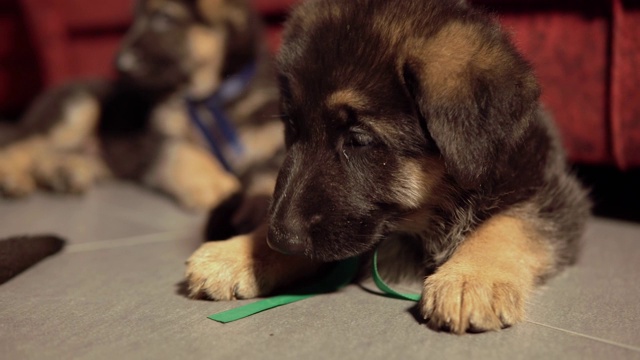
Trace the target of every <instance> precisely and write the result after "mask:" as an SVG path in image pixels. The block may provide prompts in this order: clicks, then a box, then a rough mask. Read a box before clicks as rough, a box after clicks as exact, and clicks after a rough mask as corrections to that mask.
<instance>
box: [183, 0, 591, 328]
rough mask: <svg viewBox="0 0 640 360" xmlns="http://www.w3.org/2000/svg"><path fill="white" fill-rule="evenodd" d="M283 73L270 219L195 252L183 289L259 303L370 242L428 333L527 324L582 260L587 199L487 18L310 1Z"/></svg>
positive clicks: (521, 71) (289, 36) (407, 4)
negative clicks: (411, 280)
mask: <svg viewBox="0 0 640 360" xmlns="http://www.w3.org/2000/svg"><path fill="white" fill-rule="evenodd" d="M278 65H279V72H280V73H279V77H280V81H281V88H282V112H283V120H284V123H285V127H286V135H285V136H286V145H287V154H286V158H285V161H284V165H283V166H282V168H281V170H280V173H279V177H278V181H277V185H276V190H275V195H274V199H273V203H272V206H271V209H270V219H269V225H268V227H267V226H265V227H263V228H260V229H259V230H258V231H256V232H254V233H253V234H250V235H247V236H240V237H236V238H234V239H232V240H230V241H228V242H225V243H213V244H205V245H203V247H202V248H201V249H199V250H198V251H197V252H196V253H195V254H194V255H193V256H192V257H191V259H190V260H189V262H188V269H187V277H188V280H189V284H190V289H191V292H192V295H193V296H203V295H204V296H208V297H211V298H214V299H232V298H239V297H250V296H258V295H262V294H265V293H267V292H269V291H272V290H273V289H274V288H277V287H279V286H282V285H286V284H288V283H291V282H292V281H294V280H296V279H299V278H301V277H303V276H306V275H309V274H312V273H314V272H315V271H317V270H318V269H320V268H321V265H320V263H322V262H328V261H334V260H340V259H345V258H349V257H352V256H356V255H366V256H368V255H369V254H371V251H372V250H373V249H374V248H376V247H377V246H378V245H381V246H380V247H379V250H380V252H381V255H380V256H381V262H382V264H381V265H382V266H383V267H386V269H387V276H391V277H396V278H397V277H400V276H403V275H406V274H409V275H416V276H420V277H426V278H425V280H424V284H423V290H422V300H421V302H420V304H419V309H420V312H421V314H422V315H423V316H424V318H425V319H427V321H428V324H429V326H431V327H433V328H444V329H449V330H450V331H452V332H454V333H458V334H461V333H465V332H467V331H484V330H496V329H500V328H503V327H505V326H509V325H512V324H515V323H517V322H520V321H523V319H524V318H525V305H526V303H527V300H528V299H529V296H530V294H531V292H532V291H533V290H534V288H535V286H536V285H537V284H539V283H541V282H542V281H544V280H545V279H547V278H548V277H549V276H552V275H554V274H555V273H557V272H558V271H559V270H561V269H562V268H563V267H565V266H566V265H568V264H571V263H573V262H574V261H575V260H576V252H577V249H578V246H579V245H578V243H579V239H580V237H581V234H582V232H583V228H584V225H585V221H586V219H587V218H588V216H589V207H590V204H589V201H588V200H587V197H586V193H585V191H584V190H583V189H582V187H581V186H580V185H579V184H578V182H577V181H576V179H575V178H574V177H573V176H572V175H571V174H570V173H569V170H568V168H567V165H566V164H565V158H564V155H563V152H562V149H561V145H560V143H559V141H558V138H557V136H556V134H555V130H554V128H553V126H552V124H551V122H550V121H549V119H548V118H547V117H545V114H544V113H543V111H542V110H541V106H540V103H539V100H538V97H539V92H540V90H539V87H538V83H537V81H536V79H535V77H534V75H533V71H532V69H531V67H530V66H529V64H528V63H527V62H526V61H525V60H524V59H523V58H522V57H521V56H520V55H519V54H518V52H517V51H516V49H515V48H514V46H513V45H512V44H511V42H510V41H509V39H508V37H507V36H506V35H505V33H504V32H503V31H501V29H500V27H499V26H498V25H497V24H496V23H495V22H494V21H493V20H491V19H490V18H489V17H488V16H487V15H485V14H484V13H482V12H480V11H477V10H474V9H472V8H470V7H468V6H467V5H466V4H465V3H464V2H461V1H454V0H405V1H386V0H351V1H342V0H315V1H308V2H306V3H304V4H303V5H302V6H300V7H299V8H297V10H296V11H295V12H294V13H293V15H292V17H291V19H290V21H289V22H288V25H287V30H286V35H285V42H284V47H283V49H282V51H281V53H280V55H279V64H278ZM267 244H268V245H267ZM274 250H275V251H274ZM234 251H235V253H233V252H234ZM285 254H288V255H285ZM305 259H308V260H305ZM408 264H412V265H408Z"/></svg>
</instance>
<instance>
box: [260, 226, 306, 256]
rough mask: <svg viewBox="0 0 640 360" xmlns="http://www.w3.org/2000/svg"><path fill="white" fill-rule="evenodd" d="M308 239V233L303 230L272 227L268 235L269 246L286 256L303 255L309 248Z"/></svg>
mask: <svg viewBox="0 0 640 360" xmlns="http://www.w3.org/2000/svg"><path fill="white" fill-rule="evenodd" d="M306 237H307V234H306V231H304V229H302V228H299V227H291V226H282V225H271V226H269V232H268V233H267V244H269V247H270V248H272V249H273V250H275V251H278V252H281V253H283V254H286V255H301V254H303V253H304V252H305V250H306V248H307V244H306V241H305V239H306Z"/></svg>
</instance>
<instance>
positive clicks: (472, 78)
mask: <svg viewBox="0 0 640 360" xmlns="http://www.w3.org/2000/svg"><path fill="white" fill-rule="evenodd" d="M406 54H407V57H406V58H405V59H404V61H403V64H402V76H403V79H404V82H405V84H406V86H407V88H408V90H409V93H410V95H411V96H412V97H413V99H414V101H415V103H416V105H417V108H418V110H419V112H420V114H421V116H422V118H423V119H424V121H425V122H426V129H427V130H428V132H429V134H430V135H431V137H432V138H433V140H434V141H435V143H436V145H437V146H438V148H439V149H440V152H441V153H442V156H443V158H444V161H445V164H446V166H447V170H448V172H449V173H450V174H451V175H452V176H453V177H454V178H455V179H456V181H457V182H458V183H459V184H460V185H461V186H463V187H465V188H475V187H478V186H480V185H481V184H486V182H485V181H486V180H487V179H489V178H491V177H495V176H497V174H498V173H501V172H502V171H504V169H506V168H508V161H509V154H511V153H512V151H510V150H512V149H515V148H516V147H517V146H518V145H519V142H518V141H520V140H521V139H522V137H523V135H524V134H525V132H527V131H528V128H529V127H530V126H531V122H532V119H533V117H534V113H535V111H536V109H537V107H538V105H537V100H538V96H539V88H538V85H537V82H536V80H535V78H534V76H533V74H532V71H531V69H530V67H529V65H528V64H527V63H526V62H525V61H524V60H523V59H522V58H521V57H520V56H519V55H518V53H517V52H516V50H515V49H514V48H513V46H512V45H511V44H510V43H509V41H508V39H507V38H506V37H505V35H503V34H502V33H501V31H500V29H499V28H498V27H497V26H496V25H494V24H491V23H488V22H471V21H467V22H462V21H452V22H449V23H447V24H445V25H443V26H442V27H441V28H440V29H439V30H437V31H436V32H435V33H434V35H432V36H430V37H429V38H426V39H413V40H411V41H409V44H408V46H407V50H406Z"/></svg>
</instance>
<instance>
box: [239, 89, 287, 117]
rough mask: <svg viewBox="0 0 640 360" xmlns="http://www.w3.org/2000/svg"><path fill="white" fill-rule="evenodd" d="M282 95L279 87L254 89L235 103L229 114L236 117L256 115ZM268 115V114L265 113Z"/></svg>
mask: <svg viewBox="0 0 640 360" xmlns="http://www.w3.org/2000/svg"><path fill="white" fill-rule="evenodd" d="M279 96H280V93H279V92H278V89H277V88H273V89H260V90H259V91H252V92H251V93H250V94H249V95H247V96H246V97H244V98H243V99H241V100H239V101H238V102H237V104H234V107H233V109H231V111H229V116H231V117H232V118H234V119H246V118H248V117H250V116H252V115H254V114H255V113H256V112H257V111H258V110H260V109H261V108H262V107H263V106H264V105H265V104H267V103H269V102H272V101H274V102H275V101H277V100H278V98H279ZM265 116H266V114H265Z"/></svg>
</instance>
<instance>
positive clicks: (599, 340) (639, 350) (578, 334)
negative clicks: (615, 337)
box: [526, 320, 640, 352]
mask: <svg viewBox="0 0 640 360" xmlns="http://www.w3.org/2000/svg"><path fill="white" fill-rule="evenodd" d="M526 322H528V323H531V324H534V325H538V326H543V327H546V328H548V329H552V330H556V331H561V332H564V333H567V334H571V335H574V336H579V337H583V338H586V339H589V340H594V341H598V342H601V343H605V344H608V345H613V346H617V347H621V348H625V349H627V350H633V351H636V352H640V347H637V346H633V345H627V344H622V343H619V342H616V341H612V340H607V339H603V338H599V337H595V336H591V335H587V334H582V333H579V332H575V331H571V330H567V329H562V328H559V327H555V326H552V325H547V324H542V323H539V322H536V321H531V320H527V321H526Z"/></svg>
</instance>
